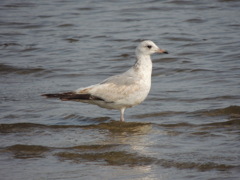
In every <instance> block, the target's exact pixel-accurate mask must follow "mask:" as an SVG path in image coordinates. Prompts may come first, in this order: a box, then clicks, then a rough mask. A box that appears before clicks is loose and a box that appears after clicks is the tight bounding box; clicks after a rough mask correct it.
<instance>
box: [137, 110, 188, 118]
mask: <svg viewBox="0 0 240 180" xmlns="http://www.w3.org/2000/svg"><path fill="white" fill-rule="evenodd" d="M185 113H186V112H177V111H164V112H153V113H148V114H147V113H145V114H139V115H134V116H133V117H134V118H138V119H144V118H150V117H166V116H175V115H179V114H185Z"/></svg>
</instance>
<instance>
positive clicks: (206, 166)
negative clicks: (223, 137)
mask: <svg viewBox="0 0 240 180" xmlns="http://www.w3.org/2000/svg"><path fill="white" fill-rule="evenodd" d="M157 164H159V165H161V166H163V167H165V168H171V167H174V168H178V169H197V170H199V171H209V170H213V169H217V170H222V171H223V170H227V169H232V168H235V166H232V165H226V164H217V163H214V162H206V163H196V162H177V161H173V160H166V159H161V160H158V163H157Z"/></svg>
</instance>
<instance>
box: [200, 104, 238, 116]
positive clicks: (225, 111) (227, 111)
mask: <svg viewBox="0 0 240 180" xmlns="http://www.w3.org/2000/svg"><path fill="white" fill-rule="evenodd" d="M202 114H203V115H207V116H222V115H230V116H231V115H233V116H234V115H240V106H229V107H226V108H221V109H214V110H208V111H204V112H202Z"/></svg>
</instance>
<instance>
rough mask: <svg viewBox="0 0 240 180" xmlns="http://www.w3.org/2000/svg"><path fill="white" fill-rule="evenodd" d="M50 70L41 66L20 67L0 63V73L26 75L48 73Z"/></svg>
mask: <svg viewBox="0 0 240 180" xmlns="http://www.w3.org/2000/svg"><path fill="white" fill-rule="evenodd" d="M50 72H51V71H49V70H46V69H43V68H20V67H15V66H10V65H5V64H0V74H11V73H15V74H19V75H28V74H35V73H37V74H38V75H39V73H44V74H45V73H50Z"/></svg>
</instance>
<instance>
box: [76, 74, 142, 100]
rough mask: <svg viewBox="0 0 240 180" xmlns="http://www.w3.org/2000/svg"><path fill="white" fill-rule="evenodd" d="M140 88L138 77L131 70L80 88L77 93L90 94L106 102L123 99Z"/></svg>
mask: <svg viewBox="0 0 240 180" xmlns="http://www.w3.org/2000/svg"><path fill="white" fill-rule="evenodd" d="M139 89H140V83H139V79H138V77H136V76H134V75H133V73H131V71H127V72H125V73H123V74H120V75H116V76H111V77H109V78H108V79H106V80H104V81H103V82H102V83H100V84H96V85H92V86H89V87H86V88H80V89H78V90H77V91H76V94H90V95H92V96H94V97H98V98H100V99H103V100H104V101H106V102H114V101H117V100H120V99H123V98H125V97H127V96H129V95H130V94H132V93H134V92H136V91H137V90H139Z"/></svg>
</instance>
